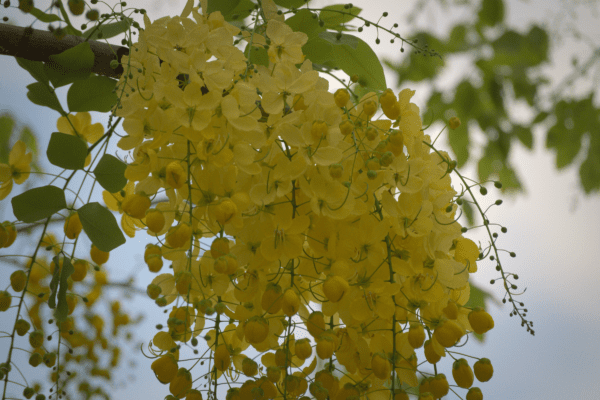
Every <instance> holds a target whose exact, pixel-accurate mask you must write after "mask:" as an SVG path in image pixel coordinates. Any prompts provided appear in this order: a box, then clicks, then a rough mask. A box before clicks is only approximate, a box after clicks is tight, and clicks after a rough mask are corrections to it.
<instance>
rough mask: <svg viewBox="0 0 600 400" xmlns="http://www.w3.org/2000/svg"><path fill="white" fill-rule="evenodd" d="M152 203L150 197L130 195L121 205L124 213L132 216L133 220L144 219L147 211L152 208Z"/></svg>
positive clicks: (137, 194)
mask: <svg viewBox="0 0 600 400" xmlns="http://www.w3.org/2000/svg"><path fill="white" fill-rule="evenodd" d="M151 205H152V203H151V202H150V198H148V196H146V195H143V194H139V193H135V194H128V195H127V196H125V199H124V200H123V202H122V203H121V208H122V209H123V212H125V213H126V214H128V215H130V216H131V217H133V218H137V219H142V218H144V217H145V216H146V211H148V209H149V208H150V206H151Z"/></svg>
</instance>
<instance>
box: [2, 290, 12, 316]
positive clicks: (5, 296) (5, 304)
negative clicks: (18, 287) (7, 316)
mask: <svg viewBox="0 0 600 400" xmlns="http://www.w3.org/2000/svg"><path fill="white" fill-rule="evenodd" d="M11 303H12V296H11V295H10V293H8V292H7V291H6V290H3V291H0V311H2V312H3V311H6V310H8V309H9V307H10V304H11Z"/></svg>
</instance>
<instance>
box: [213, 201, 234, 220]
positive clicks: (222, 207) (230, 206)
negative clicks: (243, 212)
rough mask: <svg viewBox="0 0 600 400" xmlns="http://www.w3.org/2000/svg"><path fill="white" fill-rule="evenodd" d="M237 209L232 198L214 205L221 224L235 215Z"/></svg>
mask: <svg viewBox="0 0 600 400" xmlns="http://www.w3.org/2000/svg"><path fill="white" fill-rule="evenodd" d="M237 211H238V209H237V206H236V204H235V203H234V202H233V201H232V200H231V199H225V200H223V201H222V202H221V203H219V204H218V205H217V206H215V207H214V216H215V220H216V221H217V222H218V223H219V224H221V225H225V224H226V223H227V222H229V221H230V220H231V219H232V218H233V217H234V216H235V214H236V213H237Z"/></svg>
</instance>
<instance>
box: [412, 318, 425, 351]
mask: <svg viewBox="0 0 600 400" xmlns="http://www.w3.org/2000/svg"><path fill="white" fill-rule="evenodd" d="M424 341H425V329H424V328H423V325H421V324H419V323H417V322H411V324H410V329H409V330H408V343H409V344H410V345H411V346H412V347H413V349H418V348H420V347H421V346H423V342H424Z"/></svg>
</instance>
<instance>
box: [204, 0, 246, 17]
mask: <svg viewBox="0 0 600 400" xmlns="http://www.w3.org/2000/svg"><path fill="white" fill-rule="evenodd" d="M239 3H240V0H208V13H209V14H210V13H212V12H215V11H220V12H221V14H223V15H229V14H231V12H232V11H233V10H234V9H235V7H237V5H238V4H239Z"/></svg>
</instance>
